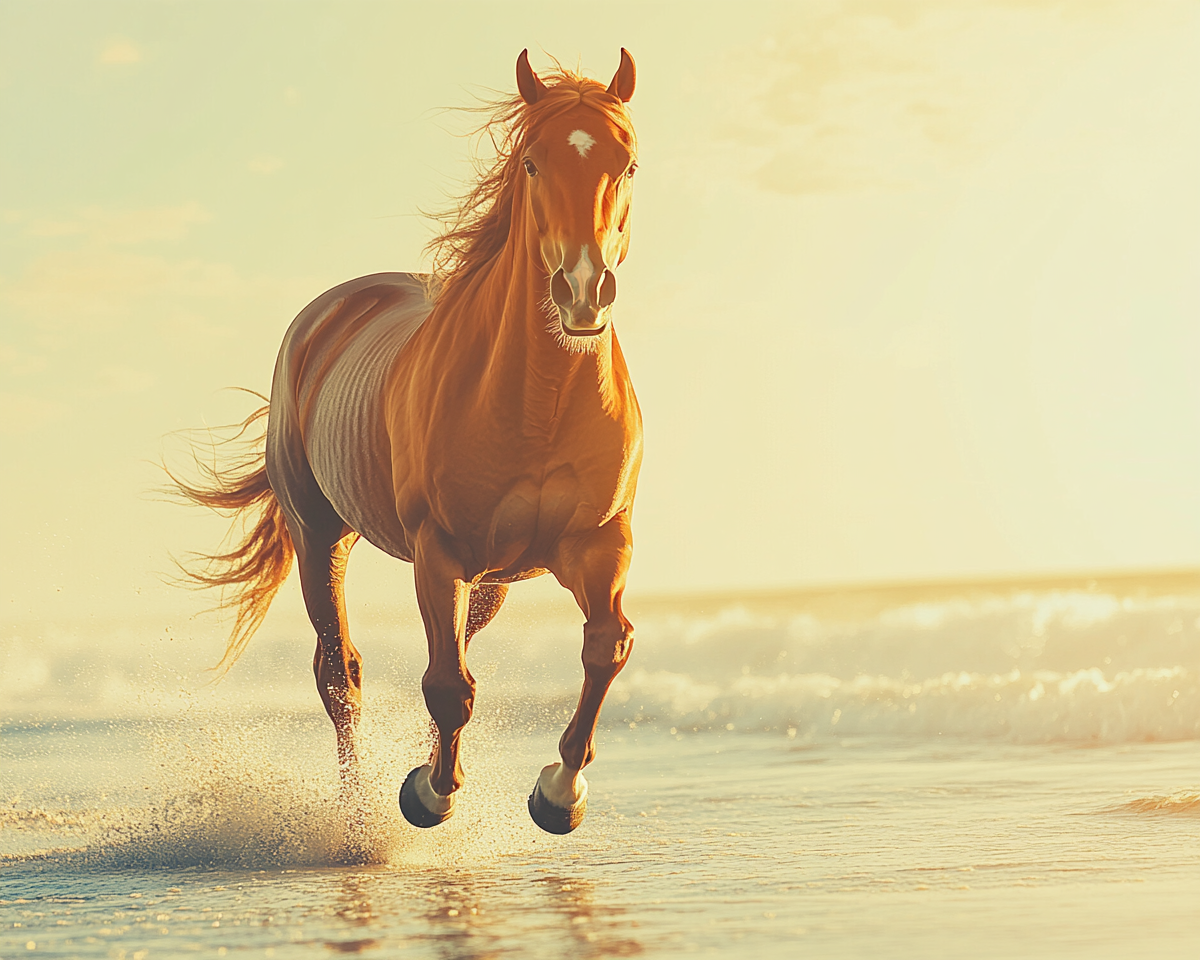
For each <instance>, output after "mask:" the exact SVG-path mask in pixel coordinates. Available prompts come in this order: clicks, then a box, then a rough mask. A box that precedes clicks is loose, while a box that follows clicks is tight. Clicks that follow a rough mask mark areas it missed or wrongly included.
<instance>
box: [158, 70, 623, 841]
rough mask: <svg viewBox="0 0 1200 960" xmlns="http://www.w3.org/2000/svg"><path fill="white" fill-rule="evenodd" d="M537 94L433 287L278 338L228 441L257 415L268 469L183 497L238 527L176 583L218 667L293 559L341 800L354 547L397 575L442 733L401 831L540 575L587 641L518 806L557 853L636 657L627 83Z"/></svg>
mask: <svg viewBox="0 0 1200 960" xmlns="http://www.w3.org/2000/svg"><path fill="white" fill-rule="evenodd" d="M547 79H548V80H549V82H548V83H546V82H543V81H542V80H541V79H540V78H539V77H538V76H537V75H536V74H535V73H534V72H533V70H532V69H531V68H530V66H529V58H528V51H525V52H523V53H522V54H521V56H520V57H519V58H518V60H517V87H518V90H519V93H520V95H519V97H514V98H512V99H511V100H507V101H504V102H502V103H500V104H498V105H497V112H496V114H495V116H494V117H493V118H492V121H491V123H490V124H489V126H488V128H487V129H488V130H489V131H490V132H491V133H492V134H493V141H494V142H496V143H497V146H498V157H497V160H496V163H495V165H494V166H493V167H492V168H491V169H490V170H489V171H486V172H484V173H483V174H482V176H481V178H480V180H479V182H478V183H477V184H476V185H475V187H474V189H473V190H472V191H471V192H470V193H469V194H468V196H467V198H466V199H465V200H464V201H463V203H462V205H461V207H460V208H459V210H458V211H457V213H456V214H455V215H453V216H452V217H451V218H450V222H449V224H448V226H447V228H446V229H445V231H444V232H443V234H442V236H441V237H440V239H439V240H436V241H434V244H433V245H432V247H433V252H434V264H435V273H434V275H433V276H432V277H428V276H418V275H413V274H405V273H381V274H375V275H373V276H368V277H361V278H359V279H357V280H351V281H350V282H348V283H344V284H342V285H341V286H338V287H334V288H333V289H332V290H329V291H328V292H326V293H324V294H322V295H321V296H320V297H318V298H317V299H316V300H314V301H313V302H312V303H311V304H309V305H308V306H307V307H306V308H305V309H304V310H303V311H301V313H300V315H299V316H298V317H297V318H296V320H295V321H294V322H293V323H292V325H291V327H290V328H289V329H288V331H287V334H286V335H285V336H284V339H283V345H282V347H281V349H280V351H279V359H278V361H277V363H276V365H275V376H274V380H273V383H272V387H271V398H270V404H269V407H267V408H264V409H263V410H260V411H258V413H257V414H255V415H254V416H253V417H252V418H251V420H250V421H247V425H249V424H250V423H251V421H253V420H255V419H257V418H259V417H261V416H263V415H266V416H267V436H266V450H265V456H260V457H259V458H257V459H254V460H252V461H249V462H243V463H240V464H233V465H231V466H230V467H228V468H214V469H213V470H212V471H211V474H210V476H209V482H208V483H207V484H203V483H202V484H199V485H189V484H181V487H182V489H183V492H184V494H185V495H186V496H188V497H189V498H190V499H192V500H193V501H195V502H198V503H202V504H205V505H207V506H211V507H215V508H217V509H222V510H234V511H244V512H245V514H246V516H247V518H248V520H249V523H248V524H247V526H248V527H249V533H248V535H247V536H246V537H245V539H244V540H243V541H242V542H241V543H240V544H239V545H237V546H236V547H235V548H234V549H233V550H231V551H230V552H228V553H218V554H214V555H211V556H209V557H208V558H207V559H208V560H209V561H210V565H209V566H208V567H206V568H205V569H204V570H202V571H199V572H197V573H195V574H193V576H195V578H196V579H197V580H199V581H200V582H201V583H204V584H207V585H218V586H223V587H229V588H232V591H231V592H232V596H231V597H229V603H230V605H231V606H234V607H235V608H236V615H237V619H236V622H235V626H234V629H233V632H232V635H231V637H230V641H229V645H228V647H227V649H226V652H225V657H224V659H223V661H222V663H223V664H225V665H229V664H232V662H233V661H235V660H236V659H237V657H238V656H239V655H240V654H241V652H242V650H243V649H244V647H245V645H246V643H247V641H248V640H249V638H250V635H251V634H252V633H253V632H254V630H255V629H256V628H257V627H258V625H259V624H260V623H261V622H262V619H263V617H264V616H265V614H266V610H267V607H268V605H269V604H270V602H271V600H272V598H273V597H274V595H275V593H276V591H277V590H278V589H279V587H280V585H281V584H282V583H283V581H284V579H285V578H286V577H287V575H288V572H289V570H290V568H291V564H292V560H293V557H295V558H296V559H297V560H298V561H299V568H300V585H301V588H302V590H303V594H304V603H305V606H306V607H307V609H308V615H309V618H310V619H311V621H312V625H313V627H314V628H315V630H316V633H317V650H316V655H315V656H314V658H313V670H314V673H315V674H316V680H317V689H318V691H319V692H320V695H321V699H322V700H323V701H324V703H325V709H326V711H327V712H328V713H329V717H330V719H331V720H332V721H333V726H334V729H335V731H336V733H337V748H338V758H339V767H340V769H341V772H342V776H343V778H345V779H346V780H349V781H352V780H353V778H354V776H355V772H356V769H357V757H356V744H355V736H356V728H357V725H358V719H359V715H360V710H361V691H362V672H361V664H362V658H361V657H360V656H359V653H358V651H357V650H356V649H355V647H354V644H353V643H351V641H350V633H349V630H348V629H347V625H346V606H345V601H344V595H343V579H344V575H345V569H346V561H347V558H348V556H349V553H350V550H351V548H352V547H353V546H354V544H355V543H356V542H357V541H358V539H359V538H360V537H365V538H366V539H367V540H369V541H370V542H371V543H373V544H375V545H376V546H377V547H379V548H380V549H382V550H384V551H386V552H387V553H390V554H391V555H392V556H395V557H399V558H400V559H402V560H408V561H410V562H411V563H412V564H413V567H414V574H415V580H416V592H417V601H418V604H419V606H420V610H421V617H422V619H423V620H424V624H425V632H426V636H427V638H428V644H429V668H428V669H427V670H426V671H425V675H424V678H423V680H422V688H423V690H424V694H425V703H426V705H427V706H428V708H429V713H430V716H431V717H432V719H433V724H434V726H435V727H436V730H437V737H436V744H435V746H434V749H433V753H432V756H431V758H430V761H429V763H428V764H425V765H423V766H420V767H417V768H416V769H415V770H413V771H412V772H411V773H410V774H409V775H408V777H407V779H406V780H405V781H404V785H403V787H402V788H401V791H400V808H401V810H402V811H403V813H404V816H405V817H406V818H407V819H408V821H409V822H410V823H412V824H413V825H415V826H418V827H430V826H434V825H435V824H438V823H441V822H442V821H444V820H445V819H447V818H448V817H449V816H450V815H451V814H452V813H453V812H454V801H455V793H456V792H457V791H458V789H459V788H460V787H461V786H462V783H463V771H462V766H461V765H460V763H459V737H460V734H461V732H462V729H463V727H464V726H465V725H466V723H467V721H468V720H469V719H470V717H471V710H472V705H473V702H474V698H475V680H474V678H472V676H471V673H470V671H469V670H468V669H467V663H466V659H465V654H466V650H467V645H468V644H469V643H470V641H471V637H472V636H473V635H474V634H475V633H476V632H478V631H479V630H480V629H482V628H483V627H484V626H485V625H486V624H487V623H488V622H489V621H490V620H491V619H492V618H493V617H494V616H495V615H496V613H497V612H498V611H499V609H500V606H501V604H502V603H503V602H504V597H505V594H506V593H507V591H508V584H510V583H512V582H513V581H516V580H523V579H526V578H529V577H536V576H540V575H541V574H544V573H547V572H549V573H552V574H554V576H555V577H556V578H557V579H558V581H559V583H561V584H562V585H563V586H564V587H566V588H567V589H568V590H570V591H571V593H572V594H573V595H574V597H575V600H576V602H577V603H578V604H579V607H580V609H581V610H582V611H583V614H584V617H585V619H586V622H585V625H584V628H583V669H584V679H583V690H582V692H581V694H580V696H579V703H578V706H577V707H576V709H575V713H574V715H573V716H572V718H571V721H570V723H569V724H568V725H567V728H566V730H565V731H564V733H563V735H562V738H561V740H560V741H559V754H560V756H561V758H562V762H561V763H553V764H550V765H549V766H547V767H545V768H544V769H543V770H542V772H541V775H540V776H539V777H538V779H537V782H536V784H535V786H534V789H533V792H532V793H531V794H530V797H529V812H530V814H531V816H532V817H533V819H534V821H535V822H536V823H537V824H538V825H539V826H540V827H542V828H543V829H545V830H548V831H550V832H552V833H567V832H569V831H571V830H573V829H574V828H575V827H576V826H577V825H578V824H579V822H580V820H581V819H582V817H583V814H584V811H585V809H586V805H587V781H586V780H585V779H584V777H583V774H582V772H581V771H582V770H583V768H584V767H586V766H587V765H588V764H589V763H591V762H592V760H593V759H594V758H595V756H596V748H595V731H596V723H597V718H598V716H599V712H600V707H601V704H602V703H603V701H604V697H605V694H606V693H607V691H608V688H609V685H610V684H611V683H612V681H613V678H614V677H615V676H616V675H617V673H618V672H619V671H620V670H621V668H622V667H623V666H624V665H625V662H626V660H628V658H629V653H630V650H631V647H632V644H633V628H632V626H631V625H630V623H629V621H628V620H627V619H626V618H625V615H624V614H623V613H622V612H621V595H622V592H623V591H624V589H625V577H626V571H627V569H628V567H629V559H630V551H631V543H632V540H631V535H630V513H631V511H632V508H633V497H634V490H635V487H636V484H637V476H638V468H639V465H640V462H641V454H642V425H641V414H640V412H639V410H638V404H637V398H636V397H635V396H634V392H633V386H632V384H631V383H630V379H629V373H628V370H627V369H626V366H625V360H624V358H623V356H622V354H621V349H620V347H619V346H618V344H617V338H616V335H615V333H614V332H613V328H612V322H611V316H612V304H613V301H614V300H615V299H616V294H617V283H616V275H615V274H614V273H613V270H614V268H615V267H617V266H618V265H619V264H620V263H621V261H622V260H624V258H625V254H626V252H627V250H628V246H629V214H630V200H631V188H632V183H631V180H632V178H633V173H634V170H635V169H636V167H637V163H636V158H637V144H636V139H635V137H634V131H633V126H632V123H631V121H630V117H629V114H628V111H627V108H626V103H627V102H628V101H629V99H630V97H632V95H633V88H634V80H635V71H634V64H633V60H632V58H631V57H630V56H629V54H628V53H626V52H625V51H624V50H622V51H621V65H620V67H619V68H618V70H617V73H616V75H615V76H614V77H613V80H612V83H610V84H609V85H608V87H607V88H605V87H604V86H603V85H602V84H600V83H597V82H595V81H593V80H587V79H584V78H583V77H580V76H577V75H575V74H573V73H570V72H566V71H559V72H557V73H555V74H554V75H553V76H551V77H548V78H547ZM497 131H498V135H497ZM268 411H269V413H268Z"/></svg>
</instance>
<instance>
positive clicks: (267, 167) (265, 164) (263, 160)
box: [246, 157, 283, 174]
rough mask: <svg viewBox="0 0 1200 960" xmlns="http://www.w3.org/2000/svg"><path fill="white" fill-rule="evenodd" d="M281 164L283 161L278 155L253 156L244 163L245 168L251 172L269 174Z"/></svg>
mask: <svg viewBox="0 0 1200 960" xmlns="http://www.w3.org/2000/svg"><path fill="white" fill-rule="evenodd" d="M282 166H283V161H282V160H280V159H279V158H278V157H255V158H254V159H253V160H251V161H250V162H249V163H248V164H246V169H247V170H249V171H250V172H251V173H262V174H270V173H274V172H275V171H276V170H279V169H280V168H281V167H282Z"/></svg>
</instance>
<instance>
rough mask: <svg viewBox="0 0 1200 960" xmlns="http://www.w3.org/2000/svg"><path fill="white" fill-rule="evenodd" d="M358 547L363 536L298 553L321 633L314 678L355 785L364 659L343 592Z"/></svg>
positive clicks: (345, 774) (343, 767) (345, 775)
mask: <svg viewBox="0 0 1200 960" xmlns="http://www.w3.org/2000/svg"><path fill="white" fill-rule="evenodd" d="M357 541H358V534H356V533H350V534H347V535H346V536H345V537H343V538H342V539H340V540H338V541H337V542H335V543H334V544H332V545H331V546H329V547H327V548H312V547H307V545H306V549H303V550H298V551H297V553H298V554H300V556H299V560H300V564H299V566H300V587H301V589H302V590H303V592H304V605H305V607H306V608H307V609H308V618H309V620H311V621H312V625H313V629H314V630H316V632H317V650H316V653H315V654H314V655H313V673H314V674H315V675H316V679H317V692H318V693H319V694H320V695H321V701H322V702H323V703H324V704H325V712H326V713H328V714H329V719H330V720H332V721H333V729H334V732H335V733H336V735H337V752H338V770H339V771H340V773H341V776H342V779H343V781H352V780H353V779H354V777H355V775H356V774H357V764H358V754H357V750H356V744H355V732H356V730H357V728H358V720H359V716H360V714H361V712H362V657H361V656H359V653H358V650H356V649H355V647H354V644H353V643H351V642H350V631H349V629H348V627H347V623H346V597H345V590H344V583H345V578H346V561H347V560H348V559H349V557H350V550H351V548H352V547H353V546H354V544H355V543H356V542H357Z"/></svg>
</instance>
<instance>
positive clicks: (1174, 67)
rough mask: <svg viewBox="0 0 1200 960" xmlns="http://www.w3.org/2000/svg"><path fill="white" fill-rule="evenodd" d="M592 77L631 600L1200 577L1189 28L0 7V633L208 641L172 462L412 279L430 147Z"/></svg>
mask: <svg viewBox="0 0 1200 960" xmlns="http://www.w3.org/2000/svg"><path fill="white" fill-rule="evenodd" d="M622 46H624V47H626V48H628V49H629V51H630V52H631V54H632V55H633V56H634V58H635V59H636V61H637V65H638V87H637V92H636V94H635V96H634V98H633V101H632V104H631V108H632V112H633V117H634V122H635V124H636V127H637V131H638V137H639V172H638V178H637V185H636V191H635V199H634V213H633V227H632V238H633V239H632V245H631V250H630V254H629V258H628V260H627V261H626V263H625V265H624V266H622V268H621V277H620V287H621V298H620V301H619V302H618V304H617V306H616V311H617V312H616V329H617V331H618V334H619V336H620V339H621V343H622V346H623V348H624V350H625V353H626V356H627V358H628V360H629V364H630V367H631V371H632V374H633V377H634V382H635V385H636V387H637V390H638V394H639V397H640V400H641V403H642V408H643V413H644V416H645V421H646V454H645V463H644V466H643V471H642V479H641V484H640V487H639V495H638V501H637V507H636V512H635V521H634V531H635V538H636V543H635V561H634V567H633V570H632V571H631V578H630V593H631V594H634V593H642V594H650V593H662V592H674V591H699V590H708V589H742V588H746V589H755V588H778V587H787V586H801V585H805V584H818V583H820V584H827V583H835V582H856V581H870V580H906V579H925V578H941V577H975V576H992V575H1006V574H1013V575H1022V574H1029V573H1051V572H1057V571H1073V570H1118V569H1119V570H1128V569H1141V568H1156V567H1176V566H1187V565H1190V566H1197V565H1200V496H1198V493H1200V429H1198V427H1200V376H1197V371H1196V366H1197V362H1198V361H1200V178H1198V177H1197V176H1196V173H1195V171H1197V170H1200V71H1197V70H1196V68H1195V54H1196V51H1197V50H1198V49H1200V6H1197V5H1195V4H1189V3H1178V4H1175V3H1157V2H1103V0H1087V2H1077V3H1076V2H1062V3H1054V2H1015V0H1011V2H999V0H997V2H983V0H979V2H960V0H947V2H940V0H928V2H919V3H906V2H902V0H895V2H794V3H788V4H780V5H771V4H756V3H740V4H732V5H720V6H718V5H715V4H714V5H711V6H709V5H701V4H695V3H690V4H680V3H653V2H640V3H637V4H622V3H609V4H606V5H605V7H604V13H603V16H601V15H599V14H598V13H597V10H596V8H594V7H593V6H588V5H582V4H580V5H568V4H551V3H544V4H543V3H528V2H516V0H510V2H506V3H498V2H495V3H491V2H489V3H479V4H453V3H441V4H436V5H433V4H408V3H390V4H384V3H372V4H366V3H338V4H334V3H283V2H276V3H236V4H234V3H230V4H222V3H107V2H94V0H92V2H87V3H75V4H72V3H65V2H64V3H54V4H44V3H21V2H12V0H3V2H0V131H3V132H2V133H0V451H2V453H0V502H3V504H4V505H5V513H4V517H3V521H2V526H0V529H3V531H4V532H3V540H2V546H3V549H2V550H0V602H2V604H3V608H4V609H5V611H6V616H7V618H8V619H9V620H11V621H17V620H28V619H31V618H32V619H37V618H65V617H84V616H96V615H105V616H113V615H117V616H119V615H121V614H122V613H123V612H131V611H132V612H136V611H141V612H145V611H150V610H155V611H157V610H160V609H161V610H171V611H185V610H188V609H192V608H194V607H196V606H197V605H198V604H201V603H202V601H200V600H198V598H197V597H196V596H195V595H194V594H189V593H186V592H184V591H180V590H178V589H176V588H172V587H170V586H168V585H166V584H165V583H164V582H163V579H162V577H163V575H164V574H166V573H169V571H170V570H171V556H172V555H181V554H183V553H185V552H186V551H188V550H202V549H210V548H211V547H213V546H214V545H215V543H216V542H217V541H218V540H219V539H220V537H221V535H222V533H223V531H224V529H225V524H224V522H223V521H221V520H219V519H217V518H213V517H209V516H206V515H204V514H202V513H200V512H196V511H194V510H189V509H187V508H184V507H181V506H177V505H172V504H168V503H164V502H162V501H161V499H159V498H157V497H156V496H155V495H154V494H153V490H154V489H155V488H156V487H158V486H159V485H161V482H162V477H161V474H160V473H159V471H158V468H157V466H156V463H157V462H158V461H159V460H160V458H163V457H166V459H167V461H168V462H169V463H173V464H176V465H178V464H181V463H184V462H185V450H186V447H185V445H184V442H183V440H182V439H181V437H180V436H179V435H178V433H177V432H178V431H181V430H187V429H190V428H196V427H202V426H204V425H206V424H208V425H215V424H222V423H228V422H231V421H234V420H237V419H240V418H241V417H243V416H244V415H245V414H246V413H247V412H249V410H250V409H251V408H252V406H253V403H252V401H250V400H249V399H248V398H246V397H245V396H244V395H241V394H238V393H236V392H232V391H229V390H227V389H225V388H227V387H232V386H243V387H247V388H251V389H255V390H259V391H262V392H267V391H268V389H269V385H270V375H271V370H272V366H273V363H274V357H275V353H276V350H277V349H278V344H279V341H280V338H281V336H282V334H283V332H284V330H285V329H286V328H287V325H288V323H289V322H290V321H291V319H292V317H293V316H295V314H296V313H297V312H298V311H299V310H300V309H301V308H302V307H303V306H304V305H305V304H306V303H307V302H308V301H309V300H311V299H313V298H314V297H316V296H317V295H318V294H320V293H321V292H322V291H323V290H325V289H327V288H329V287H331V286H333V285H335V284H337V283H339V282H341V281H343V280H346V279H349V278H351V277H354V276H359V275H363V274H367V273H372V272H375V271H382V270H419V269H422V268H423V267H424V266H425V265H426V261H425V260H424V258H423V255H422V247H423V245H424V243H425V242H426V241H427V240H428V239H429V238H430V236H431V231H432V228H431V226H430V224H429V222H428V221H427V219H425V218H424V217H423V216H422V215H421V211H422V210H428V209H431V208H437V207H439V206H442V205H444V203H445V202H446V198H447V197H448V196H452V195H454V194H455V193H457V192H460V191H461V189H462V185H463V183H464V181H465V180H466V179H467V178H469V177H470V174H471V165H470V162H469V158H470V150H471V142H470V141H469V139H467V138H465V137H464V133H465V132H466V131H467V129H468V128H469V127H470V125H471V123H472V120H471V118H469V117H465V116H464V115H463V114H462V113H461V112H460V111H456V110H455V109H453V108H457V107H463V106H468V105H470V104H471V103H472V102H474V100H473V98H475V97H477V96H479V95H485V96H486V95H487V94H488V93H489V91H494V90H500V91H511V90H512V89H513V88H514V87H515V78H514V63H515V60H516V57H517V55H518V54H519V53H520V51H521V50H522V49H523V48H525V47H528V48H529V49H530V51H531V60H532V62H533V65H534V67H535V69H544V68H546V67H547V66H548V65H549V64H550V62H551V61H550V56H551V55H553V56H555V57H557V58H558V59H559V60H561V61H562V62H563V63H565V64H567V65H569V66H576V65H578V66H581V67H582V69H583V70H584V72H586V73H588V74H589V75H592V76H595V77H597V78H598V79H601V80H603V81H604V82H606V83H607V81H608V80H609V79H610V77H611V75H612V73H613V72H614V71H615V69H616V66H617V64H618V61H619V51H620V48H621V47H622ZM372 550H373V548H371V547H369V546H368V545H363V546H360V547H359V548H358V550H357V551H356V553H355V559H354V561H353V562H352V571H351V578H352V579H353V577H354V576H355V573H356V572H361V576H363V577H365V581H364V582H365V583H367V584H368V588H369V589H370V590H373V591H377V592H378V594H379V595H380V596H381V597H386V596H387V595H388V593H389V591H402V592H406V593H407V592H410V591H411V587H410V586H409V583H410V579H409V578H410V576H411V574H410V573H409V572H408V571H407V570H406V569H397V568H398V567H400V566H402V565H400V564H398V563H396V562H391V561H386V562H385V560H384V559H383V558H380V557H375V556H372V557H367V558H365V559H360V554H363V553H368V554H369V553H370V552H371V551H372ZM356 567H357V568H358V569H357V570H356V569H355V568H356Z"/></svg>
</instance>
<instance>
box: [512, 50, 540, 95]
mask: <svg viewBox="0 0 1200 960" xmlns="http://www.w3.org/2000/svg"><path fill="white" fill-rule="evenodd" d="M517 89H518V90H519V91H520V92H521V99H522V100H524V101H525V102H526V103H528V104H530V105H533V104H535V103H537V102H538V100H539V99H540V98H541V96H542V94H543V93H545V92H546V85H545V84H544V83H542V81H541V80H539V79H538V75H537V74H536V73H534V72H533V68H532V67H531V66H529V49H528V48H526V49H524V50H522V51H521V55H520V56H519V57H517Z"/></svg>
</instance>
